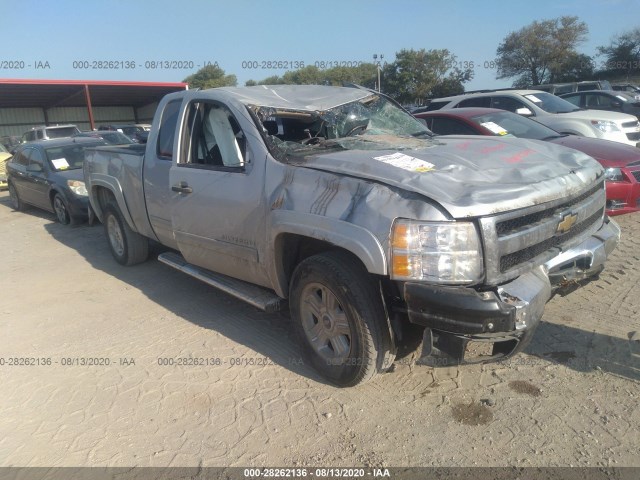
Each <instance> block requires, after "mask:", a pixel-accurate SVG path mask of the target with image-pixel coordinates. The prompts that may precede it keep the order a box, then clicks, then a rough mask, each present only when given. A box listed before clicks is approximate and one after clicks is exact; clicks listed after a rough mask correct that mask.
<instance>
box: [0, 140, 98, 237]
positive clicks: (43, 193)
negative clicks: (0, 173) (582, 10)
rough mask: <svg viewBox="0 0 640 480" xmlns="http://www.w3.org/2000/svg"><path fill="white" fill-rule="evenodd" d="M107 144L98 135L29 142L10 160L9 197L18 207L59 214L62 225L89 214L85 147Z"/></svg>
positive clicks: (16, 208) (57, 215)
mask: <svg viewBox="0 0 640 480" xmlns="http://www.w3.org/2000/svg"><path fill="white" fill-rule="evenodd" d="M98 145H106V142H105V141H104V140H102V139H96V138H72V139H70V138H60V139H54V140H40V141H36V142H30V143H25V144H24V145H21V146H20V147H18V149H17V150H16V153H15V155H14V156H13V157H12V158H11V159H10V160H9V162H8V163H7V177H8V183H9V196H10V198H11V204H12V205H13V208H14V209H15V210H18V211H21V210H24V209H25V208H26V207H27V206H28V205H32V206H34V207H38V208H41V209H43V210H47V211H48V212H52V213H55V214H56V217H57V218H58V221H59V222H60V223H62V224H65V225H66V224H76V223H79V222H80V221H82V220H83V219H85V218H86V216H87V208H88V205H89V201H88V198H87V190H86V188H85V185H84V178H83V172H82V163H83V161H84V149H85V148H86V147H95V146H98Z"/></svg>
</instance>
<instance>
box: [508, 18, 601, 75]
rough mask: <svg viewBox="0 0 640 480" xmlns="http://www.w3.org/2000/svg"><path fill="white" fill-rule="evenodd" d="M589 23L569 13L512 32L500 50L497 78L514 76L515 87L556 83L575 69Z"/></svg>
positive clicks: (535, 22)
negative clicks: (568, 14)
mask: <svg viewBox="0 0 640 480" xmlns="http://www.w3.org/2000/svg"><path fill="white" fill-rule="evenodd" d="M588 32H589V29H588V27H587V24H586V23H584V22H581V21H579V19H578V17H572V16H565V17H560V18H555V19H552V20H542V21H534V22H533V23H531V24H529V25H527V26H526V27H523V28H521V29H520V30H518V31H517V32H511V33H509V34H508V35H507V36H506V37H505V39H504V40H503V41H502V43H501V44H500V45H499V46H498V49H497V55H498V58H497V64H498V71H497V75H496V77H497V78H498V79H502V78H513V77H517V78H516V80H515V81H514V86H523V85H539V84H542V83H552V82H555V81H557V79H558V78H560V77H562V75H563V72H565V71H566V70H567V68H568V67H571V66H572V67H571V68H574V70H575V64H574V63H575V60H576V57H578V56H579V54H578V52H577V51H576V47H577V45H578V44H580V43H582V42H584V41H585V40H586V38H587V34H588Z"/></svg>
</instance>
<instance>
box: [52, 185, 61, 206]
mask: <svg viewBox="0 0 640 480" xmlns="http://www.w3.org/2000/svg"><path fill="white" fill-rule="evenodd" d="M57 193H60V192H58V191H57V190H54V189H51V190H49V203H50V204H51V208H53V197H55V196H56V194H57ZM60 195H62V194H60Z"/></svg>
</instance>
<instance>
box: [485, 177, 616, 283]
mask: <svg viewBox="0 0 640 480" xmlns="http://www.w3.org/2000/svg"><path fill="white" fill-rule="evenodd" d="M604 208H605V190H604V182H598V184H597V185H596V186H594V187H591V188H589V189H588V190H586V191H584V192H582V193H581V194H578V195H576V196H574V197H572V198H569V199H561V200H557V201H555V202H551V203H547V204H543V205H538V206H535V207H531V208H527V209H522V210H518V211H514V212H509V213H506V214H500V215H496V216H493V217H485V218H482V219H480V227H481V230H482V235H483V240H484V243H485V245H489V246H491V247H489V248H486V249H485V252H486V255H485V257H486V258H485V262H486V272H487V283H489V284H497V283H501V282H505V281H507V280H510V279H512V278H515V277H516V276H518V275H520V274H521V273H524V272H525V271H528V270H529V269H530V268H532V267H533V266H536V265H540V264H542V263H544V262H546V261H548V260H549V259H551V258H553V257H554V256H556V255H557V254H558V253H560V252H561V251H563V250H565V249H567V248H570V247H573V246H574V245H577V244H579V243H580V242H582V241H583V240H584V239H585V238H586V237H588V236H589V235H591V234H592V233H594V232H595V231H597V230H598V229H599V228H600V226H601V224H602V220H603V218H604ZM573 215H575V217H576V220H575V223H574V224H573V225H572V226H571V228H569V229H568V231H565V232H561V231H558V230H559V224H560V223H561V222H563V221H564V220H565V219H566V218H567V217H568V216H573ZM494 245H495V247H494Z"/></svg>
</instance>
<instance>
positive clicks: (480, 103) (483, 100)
mask: <svg viewBox="0 0 640 480" xmlns="http://www.w3.org/2000/svg"><path fill="white" fill-rule="evenodd" d="M490 105H491V97H475V98H467V99H466V100H462V101H461V102H460V103H459V104H458V105H456V108H465V107H484V108H489V106H490Z"/></svg>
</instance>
